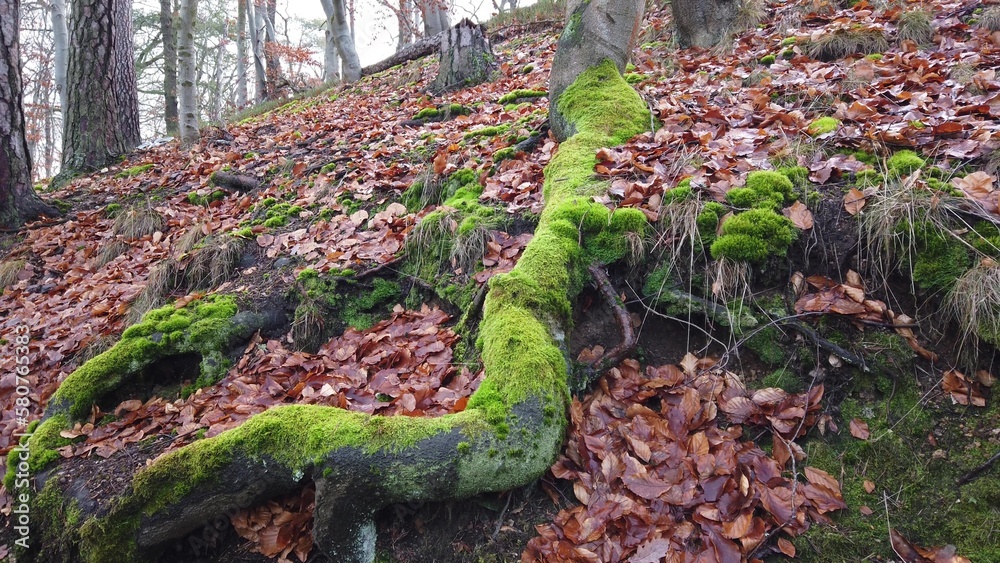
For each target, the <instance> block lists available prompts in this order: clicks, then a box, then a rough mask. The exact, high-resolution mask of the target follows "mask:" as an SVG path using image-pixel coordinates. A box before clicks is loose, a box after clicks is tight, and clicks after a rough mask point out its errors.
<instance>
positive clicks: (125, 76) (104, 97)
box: [62, 0, 139, 173]
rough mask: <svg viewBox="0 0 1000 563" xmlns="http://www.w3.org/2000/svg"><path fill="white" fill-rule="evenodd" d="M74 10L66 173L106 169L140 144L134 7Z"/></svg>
mask: <svg viewBox="0 0 1000 563" xmlns="http://www.w3.org/2000/svg"><path fill="white" fill-rule="evenodd" d="M72 6H73V9H72V11H71V13H70V20H69V38H70V50H69V63H68V65H67V68H66V79H67V94H68V97H67V111H66V115H65V119H64V123H63V129H64V133H63V153H62V164H63V172H65V173H70V172H72V171H87V170H96V169H100V168H102V167H104V166H105V165H106V164H108V163H110V162H113V161H114V160H115V159H117V158H118V157H119V156H121V155H123V154H125V153H127V152H128V151H130V150H132V148H134V147H135V146H136V145H138V144H139V104H138V94H137V92H136V82H135V62H134V60H133V58H132V57H133V53H132V51H133V48H132V25H131V22H132V19H131V13H130V12H131V9H132V6H131V2H129V1H127V0H77V1H75V2H73V4H72Z"/></svg>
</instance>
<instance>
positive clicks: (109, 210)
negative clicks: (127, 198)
mask: <svg viewBox="0 0 1000 563" xmlns="http://www.w3.org/2000/svg"><path fill="white" fill-rule="evenodd" d="M121 212H122V205H121V204H120V203H109V204H108V205H107V207H105V208H104V216H105V217H107V218H108V219H114V218H115V217H117V216H118V214H119V213H121Z"/></svg>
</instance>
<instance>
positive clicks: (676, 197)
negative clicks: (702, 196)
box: [663, 181, 695, 205]
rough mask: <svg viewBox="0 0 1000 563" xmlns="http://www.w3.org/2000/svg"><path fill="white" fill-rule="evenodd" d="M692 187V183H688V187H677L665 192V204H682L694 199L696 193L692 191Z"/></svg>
mask: <svg viewBox="0 0 1000 563" xmlns="http://www.w3.org/2000/svg"><path fill="white" fill-rule="evenodd" d="M690 185H691V184H690V181H688V184H687V185H686V186H677V187H676V188H674V189H672V190H667V191H665V192H663V204H664V205H670V204H672V203H680V202H682V201H687V200H690V199H694V197H695V196H694V191H692V190H691V187H690Z"/></svg>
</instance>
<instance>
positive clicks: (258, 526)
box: [229, 485, 316, 563]
mask: <svg viewBox="0 0 1000 563" xmlns="http://www.w3.org/2000/svg"><path fill="white" fill-rule="evenodd" d="M315 501H316V487H315V486H313V485H309V486H307V487H305V488H304V489H302V491H300V492H298V493H295V494H292V495H288V496H286V497H284V498H280V499H277V500H271V501H268V502H266V503H264V504H261V505H258V506H255V507H253V508H247V509H243V510H241V511H239V512H236V513H234V514H233V515H231V516H230V517H229V521H230V522H232V524H233V528H234V529H235V530H236V533H237V534H239V535H240V537H241V538H243V539H247V540H250V542H251V543H252V544H253V550H254V551H256V552H257V553H260V554H263V555H264V556H266V557H276V558H277V560H278V563H290V562H291V559H290V557H289V555H291V554H293V553H294V554H295V557H296V558H298V560H299V561H301V562H303V563H305V561H307V560H308V557H309V552H310V551H312V547H313V538H312V513H313V507H314V506H315Z"/></svg>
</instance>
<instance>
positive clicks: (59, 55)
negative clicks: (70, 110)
mask: <svg viewBox="0 0 1000 563" xmlns="http://www.w3.org/2000/svg"><path fill="white" fill-rule="evenodd" d="M50 9H51V10H52V48H53V57H54V59H55V61H54V66H55V78H56V90H57V91H58V92H59V109H60V111H62V112H63V115H65V112H66V105H67V102H66V63H67V60H68V58H69V31H68V30H67V28H66V0H52V2H51V4H50Z"/></svg>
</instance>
